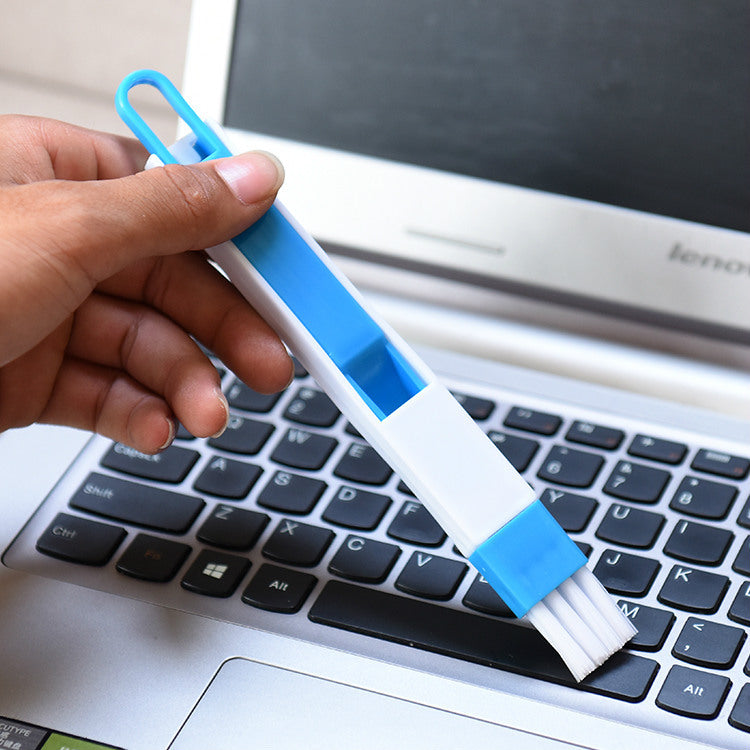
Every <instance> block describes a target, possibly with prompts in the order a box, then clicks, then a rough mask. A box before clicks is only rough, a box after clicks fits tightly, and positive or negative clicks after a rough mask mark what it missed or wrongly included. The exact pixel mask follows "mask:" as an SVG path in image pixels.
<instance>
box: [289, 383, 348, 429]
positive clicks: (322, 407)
mask: <svg viewBox="0 0 750 750" xmlns="http://www.w3.org/2000/svg"><path fill="white" fill-rule="evenodd" d="M339 414H341V412H340V411H339V410H338V408H337V406H336V404H334V403H333V401H331V399H330V398H328V396H327V395H326V394H325V393H323V391H318V390H316V389H315V388H300V389H299V390H298V391H297V393H296V394H295V395H294V398H293V399H292V400H291V401H290V402H289V405H288V406H287V407H286V410H285V411H284V417H285V418H286V419H289V420H291V421H292V422H300V423H301V424H306V425H309V426H310V427H331V425H333V423H334V422H335V421H336V420H337V419H338V418H339Z"/></svg>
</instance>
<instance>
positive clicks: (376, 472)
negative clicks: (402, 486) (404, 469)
mask: <svg viewBox="0 0 750 750" xmlns="http://www.w3.org/2000/svg"><path fill="white" fill-rule="evenodd" d="M333 473H334V474H335V475H336V476H337V477H341V478H342V479H348V480H349V481H351V482H361V483H362V484H373V485H380V484H385V483H386V482H387V481H388V480H389V479H390V477H391V474H393V471H392V470H391V467H390V466H388V464H387V463H386V462H385V461H384V460H383V459H382V458H381V457H380V455H379V454H378V453H376V452H375V450H374V449H373V448H372V447H371V446H369V445H365V444H364V443H352V444H351V445H350V446H349V448H348V449H347V451H346V453H345V454H344V457H343V458H342V459H341V460H340V461H339V462H338V464H337V465H336V468H335V469H334V470H333Z"/></svg>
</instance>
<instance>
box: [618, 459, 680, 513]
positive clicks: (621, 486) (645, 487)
mask: <svg viewBox="0 0 750 750" xmlns="http://www.w3.org/2000/svg"><path fill="white" fill-rule="evenodd" d="M670 478H671V474H670V473H669V472H668V471H664V470H663V469H655V468H653V467H651V466H644V465H643V464H634V463H632V462H631V461H619V462H618V464H617V466H616V467H615V470H614V471H613V472H612V474H611V475H610V477H609V479H608V480H607V483H606V484H605V485H604V491H605V492H606V493H607V494H608V495H613V496H614V497H619V498H620V499H622V500H632V501H633V502H638V503H655V502H656V501H657V500H658V499H659V498H660V497H661V493H662V492H663V491H664V488H665V487H666V486H667V482H669V480H670Z"/></svg>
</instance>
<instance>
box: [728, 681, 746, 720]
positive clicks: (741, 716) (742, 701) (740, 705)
mask: <svg viewBox="0 0 750 750" xmlns="http://www.w3.org/2000/svg"><path fill="white" fill-rule="evenodd" d="M729 723H730V724H731V725H732V726H733V727H734V728H735V729H741V730H742V731H743V732H750V683H748V684H746V685H743V686H742V690H740V695H739V697H738V698H737V701H736V703H735V704H734V708H733V709H732V713H731V714H729Z"/></svg>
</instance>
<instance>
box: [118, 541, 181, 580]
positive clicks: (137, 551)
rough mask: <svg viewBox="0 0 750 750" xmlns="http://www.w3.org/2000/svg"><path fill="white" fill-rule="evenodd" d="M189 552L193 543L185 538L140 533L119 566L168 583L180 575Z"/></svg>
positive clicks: (134, 575) (135, 575)
mask: <svg viewBox="0 0 750 750" xmlns="http://www.w3.org/2000/svg"><path fill="white" fill-rule="evenodd" d="M189 554H190V547H189V546H188V545H187V544H182V542H175V541H173V540H172V539H162V537H159V536H151V534H138V535H137V536H136V538H135V539H133V541H132V542H131V543H130V544H129V545H128V548H127V549H126V550H125V552H123V554H122V557H120V559H119V560H118V561H117V565H116V568H117V570H118V571H119V572H120V573H123V574H125V575H127V576H131V577H132V578H139V579H140V580H142V581H151V582H153V583H166V582H167V581H171V580H172V579H173V578H174V577H175V575H177V571H178V570H179V569H180V568H181V567H182V563H184V562H185V560H186V558H187V556H188V555H189Z"/></svg>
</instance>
